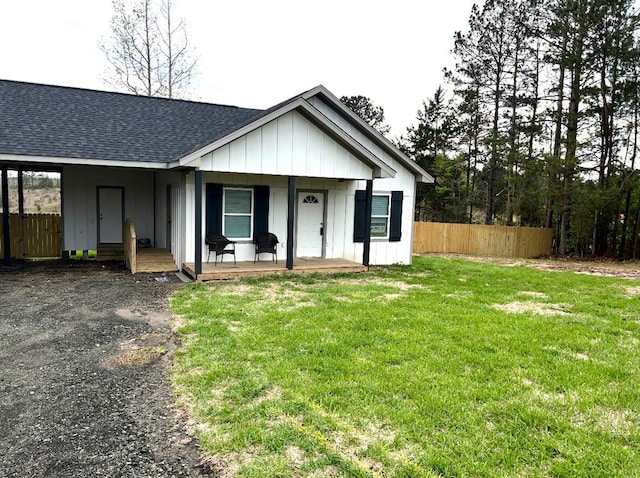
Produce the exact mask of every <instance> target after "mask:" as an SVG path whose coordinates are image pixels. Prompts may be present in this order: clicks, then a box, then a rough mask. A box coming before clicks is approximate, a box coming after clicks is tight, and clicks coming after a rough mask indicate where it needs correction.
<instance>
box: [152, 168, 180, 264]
mask: <svg viewBox="0 0 640 478" xmlns="http://www.w3.org/2000/svg"><path fill="white" fill-rule="evenodd" d="M155 186H156V208H155V210H156V218H155V247H160V248H165V249H169V250H170V251H171V253H172V255H173V259H174V261H175V263H176V265H181V264H182V262H184V261H183V260H182V258H183V254H184V228H183V227H182V224H183V221H184V179H183V174H182V173H180V172H174V171H171V172H166V171H160V172H157V173H156V184H155ZM167 186H171V204H167ZM167 207H170V208H171V231H170V232H171V235H170V237H167Z"/></svg>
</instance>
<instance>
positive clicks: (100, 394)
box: [0, 261, 206, 478]
mask: <svg viewBox="0 0 640 478" xmlns="http://www.w3.org/2000/svg"><path fill="white" fill-rule="evenodd" d="M178 282H179V281H178V279H177V278H176V277H175V276H166V277H162V276H158V275H136V276H132V275H131V274H129V273H127V272H126V271H124V270H123V269H122V267H121V266H118V265H114V264H110V265H107V264H104V263H102V264H101V263H95V262H93V263H92V262H77V263H64V262H61V261H58V262H46V263H30V264H29V263H27V264H23V265H14V266H8V267H2V266H0V430H2V433H0V450H2V452H1V453H0V477H23V476H30V477H34V478H35V477H99V476H109V477H186V476H206V471H205V470H203V469H201V468H200V467H199V457H198V449H197V445H196V443H195V442H194V441H193V439H192V438H191V437H190V436H189V435H188V434H187V433H186V431H185V429H184V421H183V420H181V419H180V417H179V415H178V413H177V410H176V408H175V406H174V397H173V396H172V394H171V389H170V384H169V382H168V380H167V367H168V366H169V365H170V363H171V354H172V350H173V349H174V348H175V344H174V343H173V340H174V338H173V335H172V334H171V330H170V326H169V322H170V314H169V312H168V310H167V297H168V295H169V294H170V293H171V291H173V290H175V288H176V287H177V285H178Z"/></svg>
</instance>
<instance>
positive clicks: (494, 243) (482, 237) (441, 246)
mask: <svg viewBox="0 0 640 478" xmlns="http://www.w3.org/2000/svg"><path fill="white" fill-rule="evenodd" d="M552 241H553V229H543V228H535V227H509V226H483V225H479V224H448V223H447V224H445V223H438V222H416V223H414V229H413V252H414V253H416V254H420V253H426V252H440V253H446V252H451V253H457V254H475V255H482V256H500V257H540V256H544V255H548V254H551V246H552Z"/></svg>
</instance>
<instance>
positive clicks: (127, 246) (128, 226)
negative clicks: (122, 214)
mask: <svg viewBox="0 0 640 478" xmlns="http://www.w3.org/2000/svg"><path fill="white" fill-rule="evenodd" d="M123 239H124V241H123V242H124V263H125V265H126V266H127V269H129V270H130V271H131V273H132V274H135V273H136V269H137V260H136V256H137V253H138V251H137V239H136V229H135V227H134V226H133V221H132V220H131V219H130V218H127V220H126V221H125V222H124V238H123Z"/></svg>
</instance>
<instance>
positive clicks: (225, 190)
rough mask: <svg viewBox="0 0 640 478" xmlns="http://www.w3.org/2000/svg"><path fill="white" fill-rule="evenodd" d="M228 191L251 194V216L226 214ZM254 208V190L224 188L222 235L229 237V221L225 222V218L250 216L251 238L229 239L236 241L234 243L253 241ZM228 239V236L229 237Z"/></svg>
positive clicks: (233, 213)
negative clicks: (227, 224)
mask: <svg viewBox="0 0 640 478" xmlns="http://www.w3.org/2000/svg"><path fill="white" fill-rule="evenodd" d="M227 191H249V192H250V193H251V200H250V201H251V203H250V204H251V213H250V214H246V213H237V212H229V213H228V212H226V209H227ZM253 209H254V207H253V188H242V187H231V186H230V187H226V186H225V187H223V188H222V234H223V235H224V236H227V231H226V228H227V227H226V223H227V221H225V218H226V217H227V216H242V217H245V216H249V217H250V221H249V237H229V239H231V240H234V241H245V240H251V239H253V214H254V212H255V211H254V210H253ZM227 237H228V236H227Z"/></svg>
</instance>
